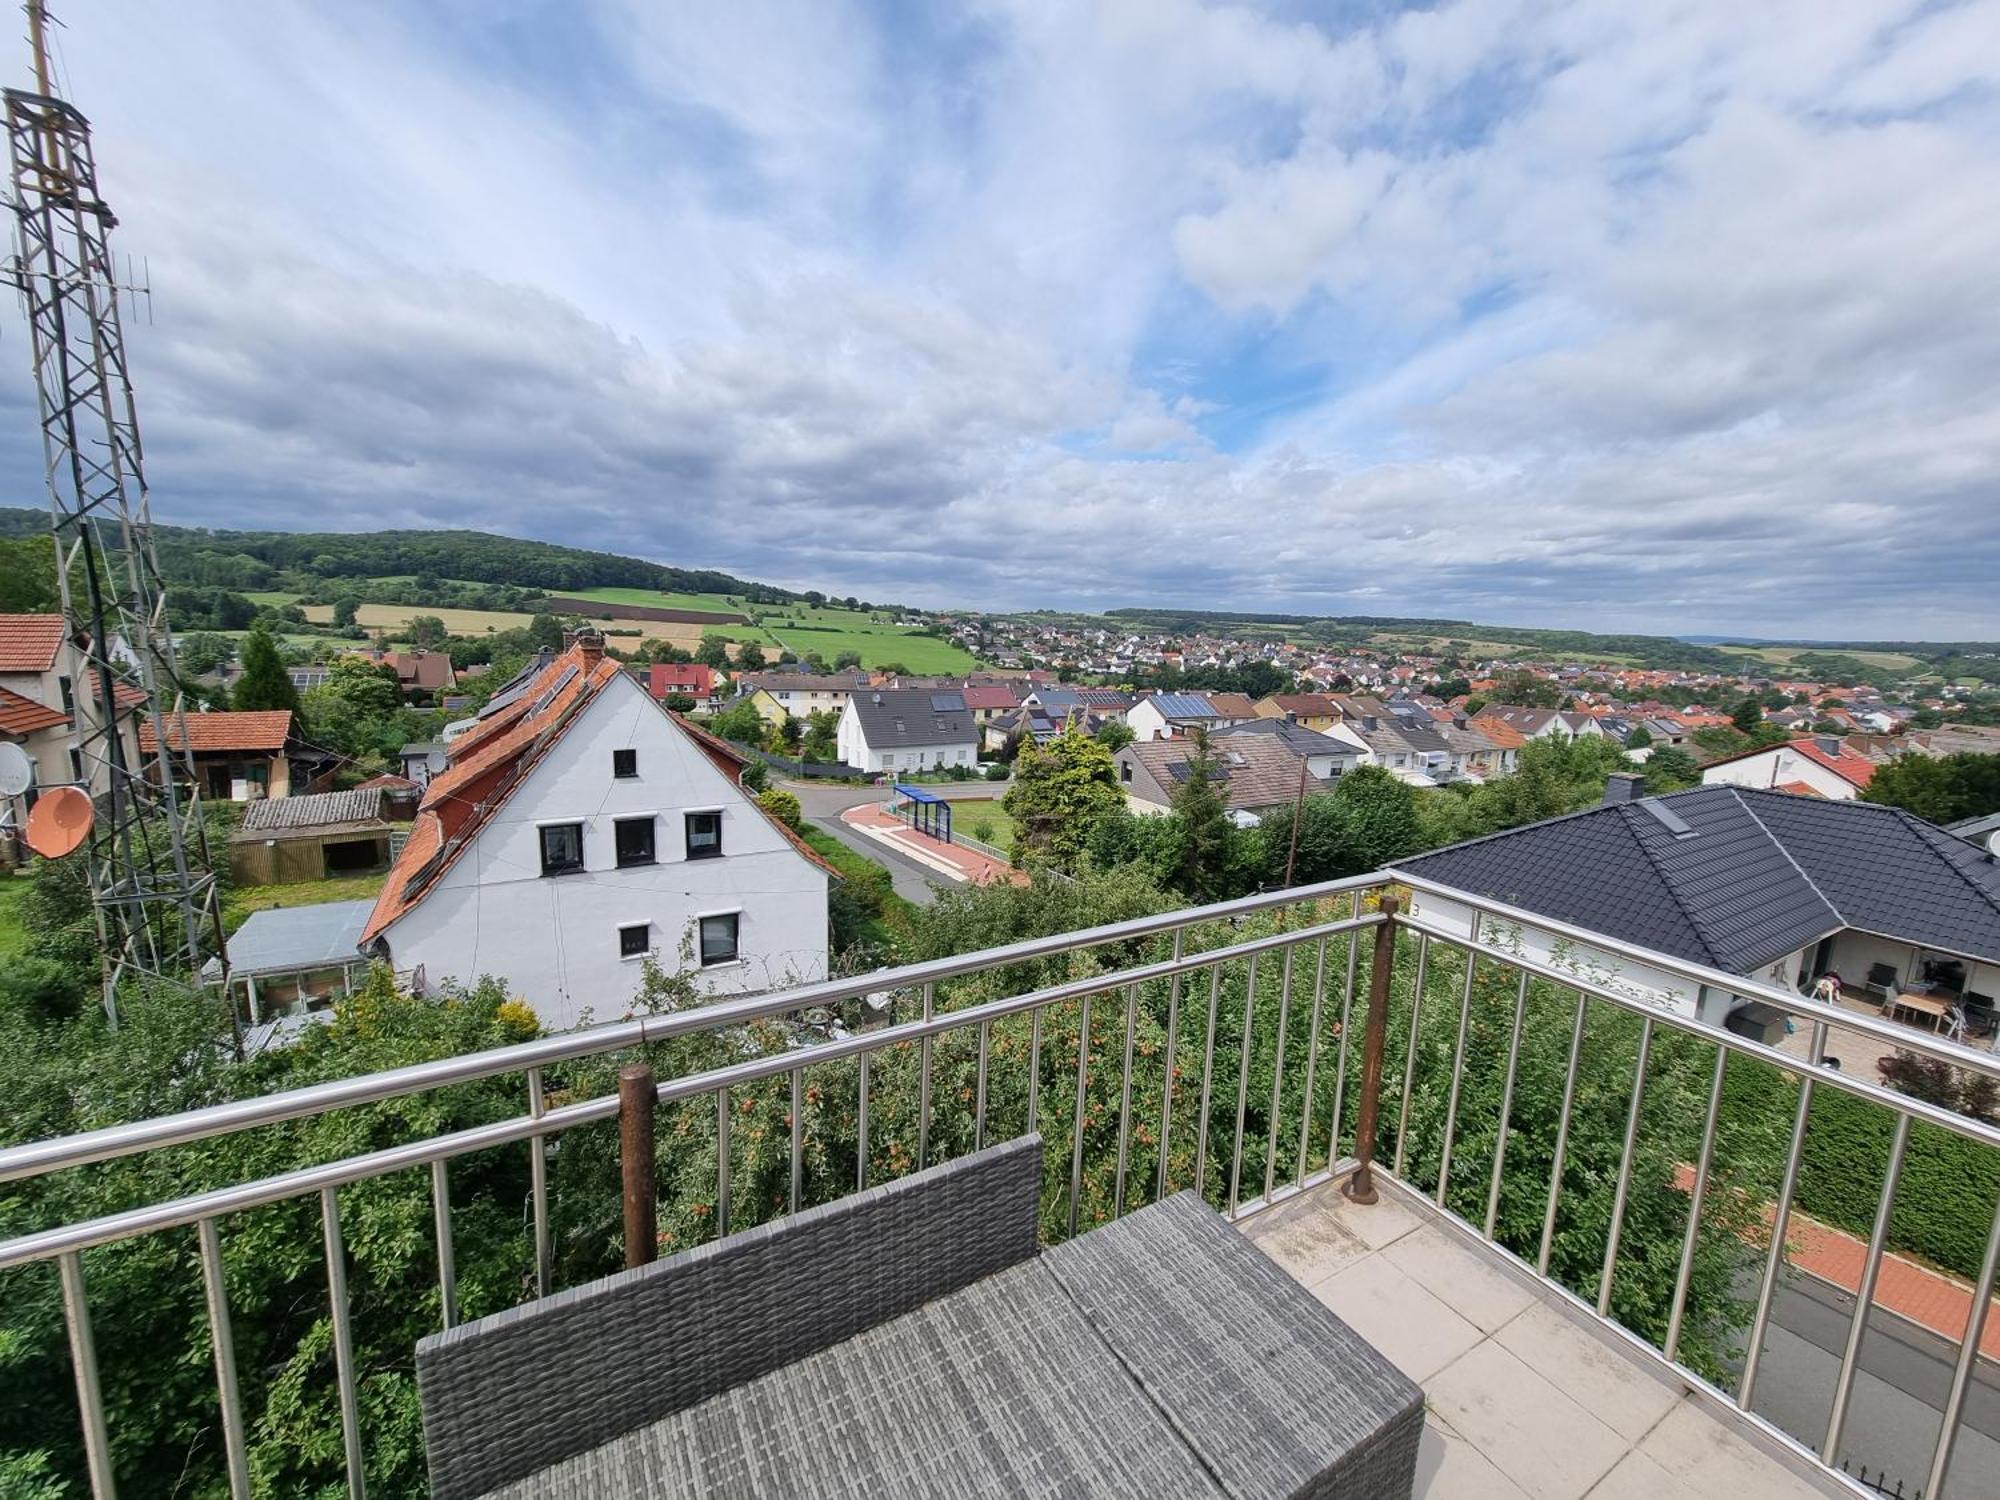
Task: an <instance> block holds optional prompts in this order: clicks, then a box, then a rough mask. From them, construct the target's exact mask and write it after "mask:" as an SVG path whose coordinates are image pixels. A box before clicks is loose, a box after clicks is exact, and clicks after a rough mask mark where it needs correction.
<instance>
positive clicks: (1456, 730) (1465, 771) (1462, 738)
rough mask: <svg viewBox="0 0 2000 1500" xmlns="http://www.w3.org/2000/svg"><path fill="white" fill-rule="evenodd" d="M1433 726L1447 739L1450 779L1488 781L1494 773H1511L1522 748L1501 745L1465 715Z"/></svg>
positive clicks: (1483, 728)
mask: <svg viewBox="0 0 2000 1500" xmlns="http://www.w3.org/2000/svg"><path fill="white" fill-rule="evenodd" d="M1432 728H1433V729H1435V730H1436V732H1437V734H1438V736H1439V737H1440V738H1441V739H1442V740H1443V741H1444V742H1445V748H1446V750H1447V751H1448V752H1449V754H1450V760H1449V761H1448V762H1447V764H1448V766H1449V768H1450V771H1451V777H1450V779H1451V780H1454V781H1464V780H1467V779H1468V778H1469V779H1471V780H1473V781H1485V780H1487V779H1488V778H1489V777H1493V776H1507V775H1511V774H1512V773H1513V771H1514V768H1515V766H1516V765H1517V764H1518V761H1519V754H1520V752H1519V750H1518V749H1517V748H1514V747H1509V746H1505V745H1501V744H1499V743H1498V742H1496V741H1495V740H1494V739H1493V738H1492V736H1490V735H1489V734H1488V733H1487V732H1486V729H1485V726H1483V725H1475V724H1474V723H1473V722H1472V721H1471V720H1470V719H1468V718H1466V717H1465V715H1464V714H1455V715H1452V716H1451V717H1449V718H1444V719H1438V720H1436V721H1435V722H1434V723H1433V725H1432Z"/></svg>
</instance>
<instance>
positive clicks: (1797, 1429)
mask: <svg viewBox="0 0 2000 1500" xmlns="http://www.w3.org/2000/svg"><path fill="white" fill-rule="evenodd" d="M1853 1312H1854V1299H1853V1298H1852V1297H1851V1296H1849V1295H1847V1294H1846V1293H1844V1292H1840V1291H1837V1290H1836V1289H1834V1288H1832V1287H1830V1286H1827V1285H1825V1284H1824V1283H1822V1282H1818V1281H1814V1280H1812V1279H1810V1278H1807V1277H1797V1278H1794V1279H1793V1280H1792V1282H1791V1283H1790V1284H1788V1285H1786V1286H1784V1287H1781V1288H1780V1289H1779V1291H1778V1293H1777V1296H1776V1297H1775V1298H1774V1299H1773V1301H1772V1304H1771V1329H1770V1333H1769V1336H1768V1339H1767V1342H1766V1343H1765V1346H1764V1359H1763V1364H1762V1366H1761V1367H1760V1369H1759V1370H1758V1372H1757V1400H1756V1403H1755V1406H1754V1410H1755V1411H1756V1413H1757V1415H1759V1416H1761V1417H1763V1418H1765V1419H1766V1420H1768V1421H1770V1422H1772V1423H1774V1424H1776V1425H1777V1426H1778V1427H1780V1428H1782V1429H1784V1430H1785V1431H1786V1432H1788V1433H1790V1434H1791V1435H1792V1436H1793V1437H1795V1438H1797V1439H1799V1440H1800V1441H1801V1442H1803V1443H1805V1444H1806V1446H1808V1447H1810V1448H1817V1447H1818V1446H1819V1444H1820V1442H1821V1440H1822V1439H1823V1438H1824V1437H1825V1436H1826V1418H1827V1411H1828V1409H1829V1407H1830V1406H1831V1404H1832V1401H1833V1385H1834V1381H1835V1379H1836V1378H1837V1377H1838V1375H1839V1373H1840V1357H1841V1353H1842V1351H1843V1350H1844V1349H1845V1348H1846V1345H1847V1330H1848V1324H1849V1322H1850V1320H1851V1318H1852V1316H1853ZM1957 1358H1958V1350H1957V1347H1956V1346H1955V1345H1953V1344H1948V1343H1946V1341H1945V1340H1943V1339H1941V1338H1939V1337H1938V1336H1937V1335H1935V1334H1933V1333H1929V1332H1926V1331H1925V1330H1923V1329H1921V1328H1918V1327H1916V1326H1915V1325H1914V1324H1911V1323H1906V1322H1904V1321H1903V1320H1902V1319H1901V1318H1897V1317H1893V1316H1890V1315H1887V1314H1884V1313H1882V1312H1880V1311H1877V1312H1876V1313H1875V1314H1874V1315H1873V1316H1872V1317H1870V1319H1869V1320H1868V1334H1867V1337H1866V1338H1864V1339H1863V1340H1862V1344H1861V1364H1860V1368H1859V1369H1858V1370H1857V1371H1856V1373H1855V1377H1854V1391H1853V1395H1852V1396H1851V1397H1850V1398H1849V1401H1848V1406H1847V1423H1846V1426H1845V1427H1844V1429H1843V1431H1842V1434H1841V1444H1840V1454H1839V1456H1840V1457H1841V1458H1843V1459H1845V1460H1847V1462H1848V1463H1849V1464H1850V1465H1851V1466H1852V1467H1853V1468H1855V1469H1857V1470H1858V1469H1859V1468H1860V1467H1861V1466H1862V1465H1863V1464H1866V1465H1867V1466H1868V1472H1869V1476H1870V1478H1871V1479H1873V1477H1874V1476H1875V1475H1877V1474H1883V1475H1886V1476H1887V1485H1888V1487H1889V1492H1890V1493H1894V1486H1895V1483H1896V1481H1898V1480H1901V1481H1902V1483H1903V1486H1904V1492H1905V1493H1906V1494H1909V1495H1914V1494H1916V1492H1917V1491H1918V1490H1919V1489H1920V1488H1922V1486H1923V1483H1924V1478H1925V1475H1926V1474H1927V1473H1928V1472H1929V1469H1930V1460H1931V1449H1932V1447H1933V1446H1934V1445H1935V1444H1936V1442H1937V1433H1938V1421H1939V1414H1940V1412H1941V1410H1942V1409H1943V1406H1944V1399H1945V1392H1946V1390H1947V1389H1948V1388H1949V1386H1950V1383H1951V1372H1952V1366H1953V1364H1954V1363H1955V1361H1956V1360H1957ZM1974 1371H1975V1373H1974V1376H1973V1381H1972V1388H1971V1389H1970V1390H1969V1391H1968V1392H1967V1393H1966V1402H1965V1415H1964V1418H1963V1420H1962V1422H1961V1424H1960V1427H1959V1435H1958V1445H1957V1448H1956V1449H1955V1450H1954V1455H1953V1458H1952V1465H1951V1475H1950V1480H1949V1482H1948V1483H1947V1484H1946V1486H1945V1492H1944V1493H1945V1496H1946V1497H1952V1496H1966V1497H1973V1496H1987V1495H2000V1374H1996V1372H1995V1369H1994V1367H1993V1365H1992V1363H1991V1362H1985V1361H1983V1362H1981V1363H1980V1364H1978V1365H1976V1366H1975V1367H1974Z"/></svg>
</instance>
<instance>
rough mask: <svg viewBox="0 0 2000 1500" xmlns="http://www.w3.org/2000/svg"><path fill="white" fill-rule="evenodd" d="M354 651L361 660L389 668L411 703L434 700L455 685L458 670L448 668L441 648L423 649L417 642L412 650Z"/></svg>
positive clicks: (449, 665) (449, 666)
mask: <svg viewBox="0 0 2000 1500" xmlns="http://www.w3.org/2000/svg"><path fill="white" fill-rule="evenodd" d="M356 654H357V655H359V656H360V657H362V659H363V660H366V661H371V662H374V663H375V664H376V665H377V666H381V667H387V668H389V669H390V670H391V671H393V672H394V673H395V674H396V682H397V683H398V685H400V686H401V688H402V689H403V696H404V697H405V698H407V699H409V700H410V702H412V703H418V704H430V703H436V702H437V701H438V699H439V698H441V697H443V696H444V695H445V694H446V693H448V692H450V691H451V690H452V689H453V688H455V687H457V686H458V673H457V672H456V671H454V670H453V669H452V665H451V657H450V656H449V655H448V654H447V653H445V652H443V651H426V650H425V649H424V648H423V647H421V646H419V647H417V648H416V649H415V650H414V651H362V652H358V653H356Z"/></svg>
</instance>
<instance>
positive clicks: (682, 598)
mask: <svg viewBox="0 0 2000 1500" xmlns="http://www.w3.org/2000/svg"><path fill="white" fill-rule="evenodd" d="M550 592H552V593H554V594H555V595H557V596H558V597H559V598H563V599H595V600H597V601H598V602H599V603H602V604H643V605H645V606H646V607H647V608H649V609H705V610H711V611H713V612H714V613H716V614H723V615H731V614H734V615H740V614H747V613H748V612H749V611H748V609H747V608H746V606H745V605H743V604H742V603H741V602H740V601H739V602H737V603H735V604H731V603H730V602H729V596H728V595H726V594H670V593H663V592H662V591H661V590H659V589H621V588H602V589H552V590H551V591H550Z"/></svg>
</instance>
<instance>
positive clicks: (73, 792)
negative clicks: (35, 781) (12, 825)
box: [28, 786, 96, 859]
mask: <svg viewBox="0 0 2000 1500" xmlns="http://www.w3.org/2000/svg"><path fill="white" fill-rule="evenodd" d="M95 816H96V809H95V808H93V807H92V806H91V805H90V798H89V797H88V796H86V795H85V794H84V793H82V792H80V791H78V790H77V789H76V788H75V787H73V786H59V787H57V788H55V789H54V790H53V791H50V792H44V793H43V794H42V797H41V800H40V801H38V802H36V803H35V809H34V811H33V812H31V813H29V814H28V847H29V848H30V849H32V850H34V851H35V853H37V854H39V855H41V856H42V858H44V859H61V858H62V857H63V856H64V855H65V854H69V853H71V852H73V851H74V850H75V849H76V847H77V846H78V845H79V844H81V843H82V842H83V841H84V839H85V837H87V836H88V835H89V833H90V824H91V820H92V819H93V818H94V817H95Z"/></svg>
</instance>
